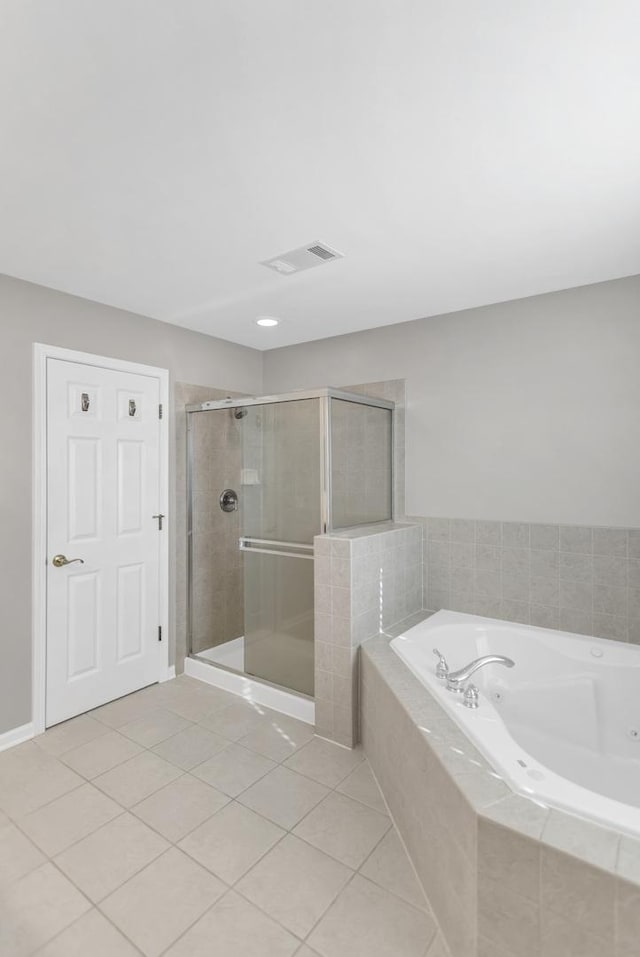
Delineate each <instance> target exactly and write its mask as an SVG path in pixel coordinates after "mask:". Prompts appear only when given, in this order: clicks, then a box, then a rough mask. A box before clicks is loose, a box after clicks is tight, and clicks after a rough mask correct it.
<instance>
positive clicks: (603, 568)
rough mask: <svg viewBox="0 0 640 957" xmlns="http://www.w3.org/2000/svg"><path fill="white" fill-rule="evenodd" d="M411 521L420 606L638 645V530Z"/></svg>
mask: <svg viewBox="0 0 640 957" xmlns="http://www.w3.org/2000/svg"><path fill="white" fill-rule="evenodd" d="M411 520H412V521H416V522H420V523H421V524H422V525H423V535H424V607H425V608H428V609H430V610H432V611H438V610H439V609H440V608H448V609H450V610H451V611H461V612H468V613H470V614H476V615H485V616H487V617H491V618H504V619H507V620H509V621H517V622H523V623H525V624H532V625H538V626H541V627H543V628H555V629H560V630H562V631H574V632H578V633H580V634H586V635H595V636H598V637H601V638H613V639H617V640H619V641H631V642H636V643H640V529H636V528H633V529H629V528H602V527H594V528H591V527H583V526H575V525H535V524H531V525H530V524H526V523H521V522H488V521H474V520H469V519H457V518H451V519H448V518H416V519H411Z"/></svg>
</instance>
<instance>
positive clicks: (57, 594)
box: [46, 359, 162, 726]
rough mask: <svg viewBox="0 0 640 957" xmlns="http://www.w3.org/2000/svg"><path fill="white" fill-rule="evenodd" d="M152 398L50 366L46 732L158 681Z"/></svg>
mask: <svg viewBox="0 0 640 957" xmlns="http://www.w3.org/2000/svg"><path fill="white" fill-rule="evenodd" d="M159 393H160V382H159V379H157V378H155V377H153V376H146V375H135V374H132V373H124V372H116V371H114V370H110V369H103V368H100V367H92V366H84V365H80V364H78V363H74V362H67V361H62V360H59V359H48V360H47V415H48V421H47V516H48V518H47V543H48V564H47V684H46V724H47V726H50V725H52V724H56V723H57V722H59V721H63V720H65V719H66V718H69V717H72V716H73V715H75V714H80V713H81V712H83V711H87V710H89V709H91V708H95V707H97V706H98V705H100V704H104V703H105V702H107V701H111V700H113V699H114V698H118V697H121V696H122V695H125V694H129V693H130V692H131V691H135V690H137V689H138V688H142V687H144V686H145V685H148V684H151V683H153V682H154V681H156V680H157V679H158V675H159V667H160V652H159V648H160V647H161V646H160V645H159V643H158V624H159V621H160V617H159V556H160V535H161V534H162V533H159V532H158V524H157V521H156V520H154V518H153V515H155V514H157V513H158V512H159V510H160V422H159V420H158V411H157V410H158V402H159ZM55 554H63V555H65V556H66V557H67V558H68V559H70V560H73V559H82V564H80V563H74V564H69V565H66V566H63V567H60V568H56V567H54V566H53V564H52V563H51V559H52V557H53V555H55Z"/></svg>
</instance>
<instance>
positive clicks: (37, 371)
mask: <svg viewBox="0 0 640 957" xmlns="http://www.w3.org/2000/svg"><path fill="white" fill-rule="evenodd" d="M47 359H62V360H64V361H66V362H77V363H79V364H81V365H87V366H98V367H99V368H102V369H110V370H112V371H114V372H130V373H134V374H139V375H147V376H152V377H154V378H157V379H158V381H159V385H160V402H161V403H162V406H163V418H162V425H163V427H162V428H161V429H160V501H161V503H162V504H161V509H160V510H161V512H163V514H164V515H167V516H168V515H169V429H168V413H169V372H168V370H167V369H160V368H157V367H155V366H147V365H142V364H140V363H137V362H128V361H126V360H124V359H113V358H109V357H106V356H96V355H92V354H90V353H86V352H75V351H74V350H72V349H62V348H59V347H58V346H49V345H45V344H43V343H34V346H33V469H32V483H33V485H32V503H33V536H32V609H31V614H32V628H31V630H32V651H31V655H32V665H31V684H32V716H33V733H34V735H35V734H42V732H43V731H44V730H45V699H46V653H47V561H48V555H47ZM170 526H171V523H170V522H167V523H166V524H165V529H166V531H163V532H159V535H160V542H159V544H160V568H159V574H160V590H159V598H160V601H159V605H160V607H159V609H158V614H159V619H158V621H159V622H160V625H161V627H162V634H163V639H164V640H163V648H162V649H161V651H160V654H159V656H158V661H159V669H158V681H167V680H168V679H169V678H171V677H173V674H174V669H173V668H171V667H170V666H169V643H170V641H169V639H170V635H169V528H170Z"/></svg>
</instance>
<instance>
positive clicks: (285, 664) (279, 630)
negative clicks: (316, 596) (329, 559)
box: [244, 551, 313, 695]
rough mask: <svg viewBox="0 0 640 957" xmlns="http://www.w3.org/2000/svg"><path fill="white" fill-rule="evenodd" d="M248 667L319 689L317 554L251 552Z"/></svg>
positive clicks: (305, 689)
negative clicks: (315, 621)
mask: <svg viewBox="0 0 640 957" xmlns="http://www.w3.org/2000/svg"><path fill="white" fill-rule="evenodd" d="M244 561H245V566H244V567H245V595H246V598H245V631H246V636H245V654H244V665H245V672H246V673H247V674H249V675H254V676H255V677H257V678H262V679H264V680H266V681H270V682H271V683H272V684H276V685H282V686H283V687H285V688H290V689H291V690H292V691H299V692H301V693H302V694H307V695H313V560H311V559H309V558H303V557H302V556H296V557H295V558H292V557H290V556H288V555H282V554H280V555H269V554H265V553H259V552H250V551H248V552H245V554H244Z"/></svg>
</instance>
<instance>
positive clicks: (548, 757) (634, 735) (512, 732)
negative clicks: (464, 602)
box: [391, 611, 640, 835]
mask: <svg viewBox="0 0 640 957" xmlns="http://www.w3.org/2000/svg"><path fill="white" fill-rule="evenodd" d="M391 647H392V648H393V650H394V651H395V652H396V654H397V655H399V657H400V658H401V659H402V660H403V661H404V662H405V664H406V665H407V666H408V667H409V668H410V670H411V671H412V672H413V673H414V674H415V675H416V677H417V678H418V679H419V680H420V681H421V682H422V683H423V684H424V685H425V686H426V687H427V688H428V689H429V690H430V691H431V693H432V694H433V695H434V696H435V697H436V698H437V700H438V701H439V703H440V704H441V705H442V706H443V707H444V708H445V710H446V711H447V712H448V713H449V714H450V715H451V717H452V718H453V719H454V721H456V723H457V724H458V725H459V727H460V728H461V729H462V730H463V731H464V732H465V734H466V735H467V736H468V737H469V738H470V739H471V741H472V742H473V743H474V744H475V746H476V748H477V749H478V750H479V751H480V752H481V753H482V754H483V755H484V757H485V758H486V759H487V761H489V763H490V764H492V765H493V767H494V769H495V770H496V771H499V772H500V773H501V774H502V775H503V777H504V779H505V780H506V781H507V782H508V783H509V784H510V785H511V787H512V788H513V789H514V790H515V791H518V792H520V793H522V794H526V795H527V796H528V797H531V798H534V799H536V800H538V801H540V802H541V803H543V804H548V805H550V806H553V807H556V808H561V809H562V810H565V811H568V812H570V813H573V814H577V815H579V816H581V817H586V818H590V819H591V820H594V821H597V822H599V823H601V824H605V825H609V826H613V827H615V828H618V829H621V830H624V831H627V832H629V833H633V834H637V835H640V647H636V646H635V645H624V644H621V643H620V642H616V641H608V640H606V639H603V638H589V637H586V636H584V635H575V634H571V633H569V632H558V631H551V630H550V629H547V628H534V627H532V626H529V625H518V624H513V623H511V622H506V621H497V620H494V619H492V618H480V617H476V616H475V615H463V614H460V613H458V612H451V611H439V612H437V613H436V614H435V615H433V616H432V617H431V618H428V619H427V620H426V621H424V622H422V623H421V624H419V625H416V626H415V627H414V628H410V629H409V630H408V631H406V632H405V633H404V634H402V635H399V636H398V637H397V638H394V639H393V641H392V642H391ZM434 648H437V649H439V651H440V652H441V653H442V655H444V657H445V658H446V660H447V663H448V665H449V669H450V671H455V670H457V669H459V668H462V667H463V666H466V665H468V664H469V663H470V662H471V661H472V660H473V659H475V658H481V657H483V656H484V655H504V656H506V657H509V658H511V659H513V661H514V662H515V667H513V668H509V669H507V668H506V667H503V666H502V665H500V664H489V665H487V666H486V667H484V668H482V669H480V670H478V671H476V673H475V674H474V675H473V676H472V677H471V678H470V679H469V680H470V682H471V683H473V684H475V685H476V686H477V688H478V690H479V707H478V708H477V710H472V709H470V708H467V707H465V706H464V705H463V703H462V695H461V694H454V693H452V692H450V691H447V690H446V687H445V682H444V680H440V679H438V678H436V666H437V664H438V661H437V658H436V656H435V655H434V654H433V649H434Z"/></svg>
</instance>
